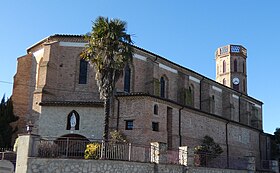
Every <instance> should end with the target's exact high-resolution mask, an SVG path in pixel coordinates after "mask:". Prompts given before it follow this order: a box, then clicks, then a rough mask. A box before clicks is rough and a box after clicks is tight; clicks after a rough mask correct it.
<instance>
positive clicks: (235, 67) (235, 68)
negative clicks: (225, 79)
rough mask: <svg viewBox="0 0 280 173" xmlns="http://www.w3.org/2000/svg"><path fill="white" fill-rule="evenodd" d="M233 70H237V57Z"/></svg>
mask: <svg viewBox="0 0 280 173" xmlns="http://www.w3.org/2000/svg"><path fill="white" fill-rule="evenodd" d="M233 70H234V72H237V60H236V59H235V60H234V63H233Z"/></svg>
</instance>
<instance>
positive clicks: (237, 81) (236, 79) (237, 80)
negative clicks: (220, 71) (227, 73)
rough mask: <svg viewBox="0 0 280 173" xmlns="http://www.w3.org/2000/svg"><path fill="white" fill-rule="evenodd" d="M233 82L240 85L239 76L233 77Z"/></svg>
mask: <svg viewBox="0 0 280 173" xmlns="http://www.w3.org/2000/svg"><path fill="white" fill-rule="evenodd" d="M232 83H233V84H234V85H238V84H239V79H238V78H237V77H235V78H233V79H232Z"/></svg>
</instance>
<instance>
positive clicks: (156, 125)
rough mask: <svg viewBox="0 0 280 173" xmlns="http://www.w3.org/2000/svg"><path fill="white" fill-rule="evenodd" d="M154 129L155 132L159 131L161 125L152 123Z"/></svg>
mask: <svg viewBox="0 0 280 173" xmlns="http://www.w3.org/2000/svg"><path fill="white" fill-rule="evenodd" d="M152 129H153V131H157V132H158V131H159V123H158V122H152Z"/></svg>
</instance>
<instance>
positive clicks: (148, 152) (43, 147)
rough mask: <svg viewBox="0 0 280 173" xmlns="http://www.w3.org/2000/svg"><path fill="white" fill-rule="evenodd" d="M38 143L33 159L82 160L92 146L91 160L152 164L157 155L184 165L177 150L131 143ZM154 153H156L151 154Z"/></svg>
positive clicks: (60, 139)
mask: <svg viewBox="0 0 280 173" xmlns="http://www.w3.org/2000/svg"><path fill="white" fill-rule="evenodd" d="M37 142H38V147H37V148H38V151H37V152H35V153H36V154H35V153H33V156H34V157H41V158H74V159H84V158H85V150H86V148H87V145H88V144H94V145H96V146H97V149H96V150H95V151H94V152H93V155H94V156H92V157H91V159H107V160H123V161H137V162H154V161H155V160H157V158H158V157H159V155H161V154H162V155H165V157H166V160H165V162H166V163H169V164H180V163H184V162H183V161H181V160H182V159H186V157H185V156H184V157H182V156H181V157H180V156H179V153H183V152H182V151H181V152H180V150H179V149H177V150H167V151H166V152H165V153H160V152H159V149H158V148H153V150H152V149H151V146H146V145H137V144H131V143H113V142H105V141H101V140H90V141H89V140H85V139H78V138H76V139H73V138H59V139H56V140H50V139H41V140H40V141H37ZM153 151H156V153H153Z"/></svg>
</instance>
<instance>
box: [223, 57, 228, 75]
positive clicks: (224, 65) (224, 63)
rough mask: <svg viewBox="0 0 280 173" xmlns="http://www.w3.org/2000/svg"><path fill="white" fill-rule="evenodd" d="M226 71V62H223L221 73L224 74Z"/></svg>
mask: <svg viewBox="0 0 280 173" xmlns="http://www.w3.org/2000/svg"><path fill="white" fill-rule="evenodd" d="M226 69H227V64H226V61H225V60H224V61H223V73H225V72H226Z"/></svg>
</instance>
